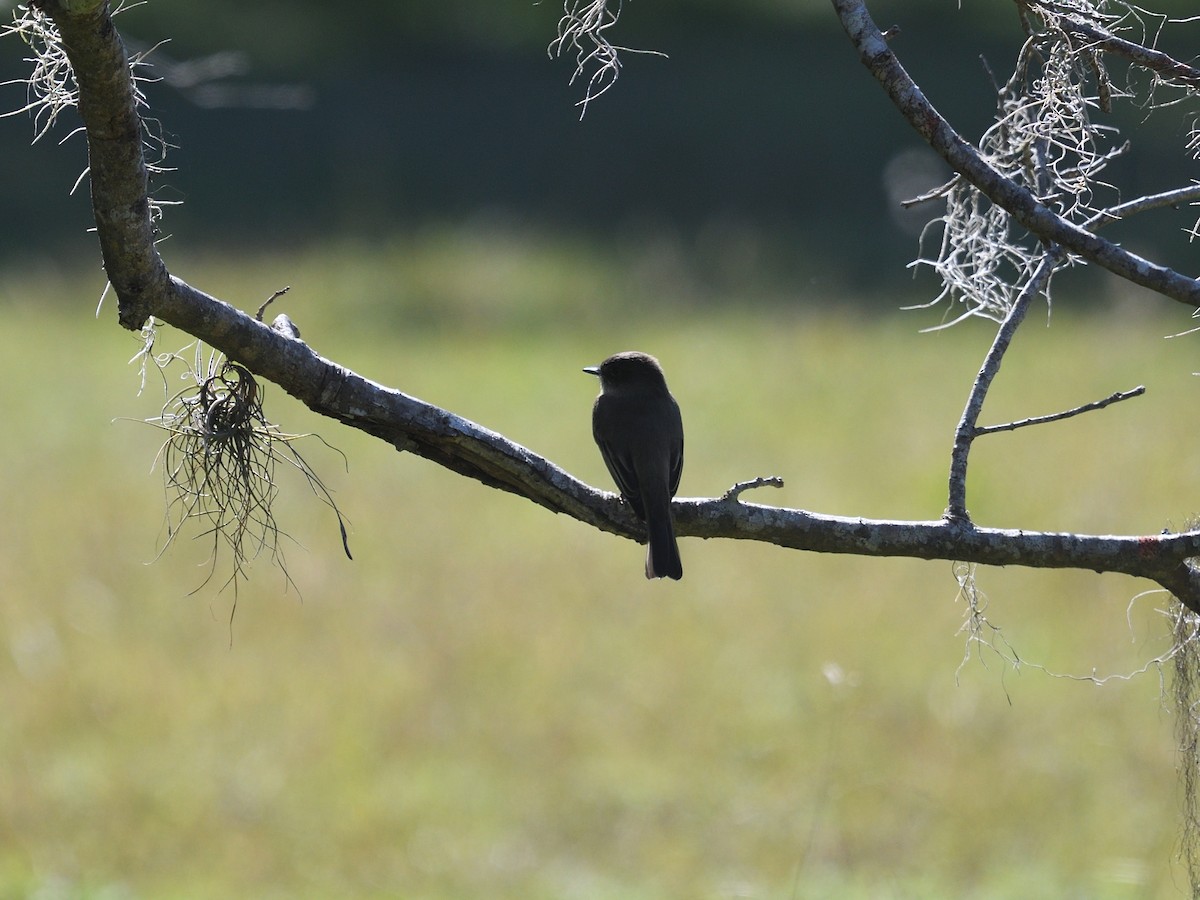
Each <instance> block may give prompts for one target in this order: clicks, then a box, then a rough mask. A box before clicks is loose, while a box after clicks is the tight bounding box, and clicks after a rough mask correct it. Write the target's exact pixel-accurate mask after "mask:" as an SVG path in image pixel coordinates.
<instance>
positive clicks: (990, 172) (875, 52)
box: [832, 0, 1200, 307]
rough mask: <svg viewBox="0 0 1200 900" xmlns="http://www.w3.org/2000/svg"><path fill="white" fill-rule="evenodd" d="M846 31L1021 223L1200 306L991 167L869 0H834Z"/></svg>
mask: <svg viewBox="0 0 1200 900" xmlns="http://www.w3.org/2000/svg"><path fill="white" fill-rule="evenodd" d="M832 2H833V7H834V9H835V10H836V11H837V14H838V18H839V19H840V20H841V22H842V27H843V28H844V29H845V31H846V34H847V35H849V37H850V40H851V41H852V42H853V43H854V46H855V47H856V48H857V50H858V53H859V57H860V58H861V59H862V62H863V64H864V65H865V66H866V67H867V68H868V69H869V70H870V72H871V74H872V75H874V76H875V78H876V79H878V81H879V83H880V84H881V85H882V86H883V89H884V91H885V92H886V93H887V95H888V97H889V98H891V101H892V103H893V105H895V107H896V108H897V109H898V110H900V112H901V113H902V114H903V115H904V118H905V119H907V120H908V123H909V124H910V125H912V127H913V128H915V129H916V130H917V132H918V133H919V134H920V135H921V137H923V138H924V139H925V140H926V141H927V142H928V143H929V146H930V147H932V148H933V149H934V150H935V151H936V152H937V153H938V155H940V156H941V157H942V158H943V159H944V160H946V162H947V163H949V164H950V166H951V168H953V169H954V170H955V171H957V172H961V173H962V175H963V177H965V178H966V179H967V180H968V181H970V182H971V184H973V185H974V186H975V187H977V188H978V189H979V190H980V191H981V192H982V193H983V194H984V195H985V196H986V197H987V198H988V199H989V200H991V201H992V202H993V203H995V204H996V205H997V206H1000V207H1002V208H1003V209H1005V210H1006V211H1007V212H1008V213H1009V215H1011V216H1012V217H1013V218H1014V219H1015V220H1016V221H1017V222H1019V223H1020V224H1021V225H1023V226H1024V227H1025V228H1027V229H1029V230H1030V231H1031V232H1033V233H1034V234H1036V235H1038V236H1039V237H1040V238H1042V239H1043V240H1044V241H1049V242H1052V243H1055V244H1059V245H1061V246H1062V247H1063V248H1064V249H1066V250H1069V251H1070V252H1071V253H1074V254H1077V255H1078V256H1080V257H1082V258H1084V259H1086V260H1089V261H1091V262H1094V263H1096V264H1097V265H1099V266H1102V267H1103V268H1105V269H1108V270H1109V271H1110V272H1112V273H1113V274H1114V275H1119V276H1121V277H1122V278H1125V279H1127V280H1129V281H1131V282H1133V283H1134V284H1138V285H1141V286H1142V287H1145V288H1149V289H1150V290H1152V291H1155V292H1157V293H1159V294H1162V295H1163V296H1164V297H1170V298H1171V299H1172V300H1178V301H1180V302H1181V303H1186V304H1188V305H1189V306H1193V307H1197V306H1200V281H1198V280H1197V279H1195V278H1191V277H1189V276H1186V275H1182V274H1180V273H1179V272H1176V271H1175V270H1174V269H1171V268H1168V267H1166V266H1162V265H1159V264H1157V263H1154V262H1151V261H1150V260H1147V259H1143V258H1142V257H1140V256H1138V255H1137V254H1134V253H1130V252H1129V251H1128V250H1125V249H1124V248H1122V247H1120V246H1118V245H1116V244H1114V243H1112V242H1111V241H1107V240H1105V239H1104V238H1101V237H1098V236H1097V235H1095V234H1093V233H1092V232H1091V231H1088V230H1087V229H1085V228H1081V227H1079V226H1078V225H1076V224H1074V223H1073V222H1069V221H1067V220H1066V219H1064V218H1062V217H1061V216H1059V215H1057V214H1055V213H1054V212H1053V211H1052V210H1051V209H1050V208H1049V207H1047V206H1045V205H1044V204H1042V203H1041V202H1039V201H1038V199H1037V198H1036V197H1035V196H1034V195H1033V194H1032V193H1030V192H1029V191H1028V190H1026V189H1025V188H1023V187H1021V186H1020V185H1018V184H1015V183H1014V182H1012V181H1011V180H1009V179H1007V178H1005V177H1004V176H1003V175H1001V174H1000V173H999V172H997V171H996V170H995V169H994V168H992V167H991V166H990V165H988V164H987V163H986V162H985V161H984V160H983V158H982V157H981V156H980V155H979V152H978V151H977V150H976V148H975V147H973V146H972V145H971V144H970V143H969V142H968V141H966V140H965V139H964V138H962V137H961V136H960V135H959V134H958V133H957V132H956V131H955V130H954V129H953V128H952V127H951V125H950V123H949V122H947V121H946V120H945V119H944V118H943V117H942V115H941V114H940V113H939V112H938V111H937V110H936V109H935V108H934V107H933V105H932V104H931V103H930V102H929V101H928V100H927V99H926V98H925V95H924V94H923V93H922V92H921V89H920V88H918V87H917V85H916V83H915V82H914V81H913V80H912V78H911V77H910V76H909V74H908V73H907V72H906V71H905V70H904V67H903V66H902V65H901V64H900V61H899V60H898V59H897V58H896V55H895V54H894V53H892V51H891V49H890V48H889V47H888V45H887V42H886V41H885V40H884V37H883V34H882V33H881V32H880V31H879V28H878V27H877V26H876V25H875V22H874V21H872V19H871V15H870V13H868V12H867V8H866V4H865V3H864V2H863V0H832Z"/></svg>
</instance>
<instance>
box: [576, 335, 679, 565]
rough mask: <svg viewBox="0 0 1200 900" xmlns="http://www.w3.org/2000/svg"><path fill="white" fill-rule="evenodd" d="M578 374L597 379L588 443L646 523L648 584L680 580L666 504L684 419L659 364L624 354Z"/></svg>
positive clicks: (674, 485) (673, 487) (674, 482)
mask: <svg viewBox="0 0 1200 900" xmlns="http://www.w3.org/2000/svg"><path fill="white" fill-rule="evenodd" d="M583 371H585V372H587V373H588V374H589V375H596V376H598V377H599V379H600V394H599V395H598V396H597V397H596V402H595V403H594V404H593V406H592V437H593V438H595V440H596V445H597V446H598V447H599V448H600V455H601V456H602V457H604V464H605V465H606V466H607V467H608V471H609V474H611V475H612V477H613V481H615V482H616V483H617V488H618V489H619V490H620V492H621V496H622V497H624V498H625V501H626V502H627V503H628V504H629V505H630V506H631V507H632V508H633V511H634V513H636V514H637V516H638V518H639V519H641V520H642V521H643V522H645V523H646V533H647V536H648V538H649V547H648V548H647V550H646V577H647V578H674V579H675V580H676V581H678V580H679V579H680V578H682V577H683V564H682V563H681V562H680V560H679V546H678V544H677V543H676V541H675V524H674V522H673V520H672V518H671V498H672V497H674V496H675V492H676V491H677V490H678V489H679V476H680V475H681V474H682V473H683V419H682V417H681V416H680V414H679V404H678V403H676V402H675V398H674V397H672V396H671V392H670V391H669V390H668V389H667V379H666V376H664V375H663V370H662V366H661V365H659V363H658V360H657V359H655V358H654V357H653V356H651V355H650V354H648V353H640V352H638V351H636V350H627V351H625V352H623V353H616V354H613V355H612V356H610V357H608V359H606V360H604V362H602V363H600V365H598V366H588V367H587V368H585V369H584V370H583Z"/></svg>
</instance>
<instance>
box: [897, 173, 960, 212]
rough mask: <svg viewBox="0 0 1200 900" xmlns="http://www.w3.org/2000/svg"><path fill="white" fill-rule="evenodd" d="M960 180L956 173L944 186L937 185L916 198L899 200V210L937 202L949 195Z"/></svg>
mask: <svg viewBox="0 0 1200 900" xmlns="http://www.w3.org/2000/svg"><path fill="white" fill-rule="evenodd" d="M961 179H962V176H961V175H959V174H958V173H957V172H955V173H954V175H953V176H952V177H951V179H950V180H949V181H947V182H946V183H945V184H942V185H938V186H937V187H935V188H931V189H930V190H928V191H926V192H925V193H923V194H918V195H917V196H916V197H910V198H909V199H907V200H901V201H900V208H901V209H911V208H912V207H914V206H919V205H921V204H922V203H928V202H929V201H930V200H937V199H939V198H941V197H945V196H946V195H947V194H948V193H950V192H951V191H952V190H954V188H955V187H956V186H957V185H958V182H959V181H960V180H961Z"/></svg>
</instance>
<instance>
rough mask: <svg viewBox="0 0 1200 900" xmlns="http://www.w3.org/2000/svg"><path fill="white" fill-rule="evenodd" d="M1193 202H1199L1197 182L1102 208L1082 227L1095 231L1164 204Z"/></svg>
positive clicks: (1172, 205) (1199, 192) (1199, 186)
mask: <svg viewBox="0 0 1200 900" xmlns="http://www.w3.org/2000/svg"><path fill="white" fill-rule="evenodd" d="M1193 203H1200V185H1197V184H1189V185H1188V186H1187V187H1181V188H1173V189H1172V190H1169V191H1163V192H1162V193H1160V194H1147V195H1146V196H1145V197H1137V198H1135V199H1133V200H1129V201H1127V202H1125V203H1120V204H1117V205H1116V206H1113V207H1110V208H1109V209H1102V210H1100V212H1098V213H1096V215H1094V216H1092V217H1091V218H1090V219H1088V220H1087V221H1086V222H1084V223H1083V227H1084V228H1086V229H1088V230H1089V231H1096V230H1098V229H1100V228H1103V227H1104V226H1105V225H1111V224H1112V223H1113V222H1119V221H1120V220H1121V219H1128V218H1129V217H1130V216H1133V215H1137V214H1138V213H1143V212H1149V211H1150V210H1154V209H1162V208H1163V207H1165V206H1171V207H1180V206H1186V205H1188V204H1193Z"/></svg>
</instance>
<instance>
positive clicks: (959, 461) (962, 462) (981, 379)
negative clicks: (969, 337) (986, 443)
mask: <svg viewBox="0 0 1200 900" xmlns="http://www.w3.org/2000/svg"><path fill="white" fill-rule="evenodd" d="M1062 257H1063V251H1062V249H1061V248H1058V247H1050V248H1048V249H1047V250H1046V252H1045V254H1044V255H1043V256H1042V261H1041V263H1040V264H1039V265H1038V268H1037V271H1036V272H1034V274H1033V276H1032V277H1031V278H1030V279H1029V281H1028V282H1026V284H1025V287H1024V289H1023V290H1022V291H1021V293H1020V296H1018V297H1017V299H1016V301H1015V302H1014V303H1013V305H1012V308H1011V309H1010V310H1009V311H1008V315H1007V316H1005V318H1004V322H1003V324H1001V326H1000V328H999V330H998V331H997V332H996V337H995V339H994V340H993V341H992V346H991V348H990V349H989V350H988V353H987V356H986V357H984V360H983V365H982V366H981V367H980V369H979V374H978V375H977V376H976V377H975V383H974V384H973V385H971V393H970V394H969V395H968V397H967V405H966V406H965V407H964V408H963V414H962V418H961V419H960V420H959V423H958V428H956V429H955V431H954V448H953V450H952V451H951V453H950V498H949V503H948V504H947V506H946V518H948V519H956V520H961V521H963V522H969V521H970V518H971V517H970V515H969V514H968V513H967V458H968V456H969V455H970V453H971V442H972V441H973V440H975V438H976V436H977V435H978V434H979V427H978V425H977V424H976V423H977V422H978V421H979V413H980V412H981V411H982V410H983V401H984V399H985V398H986V397H987V392H988V389H989V388H990V387H991V386H992V381H993V380H994V379H995V377H996V374H997V373H998V372H999V371H1000V363H1001V362H1003V360H1004V354H1005V353H1006V352H1007V350H1008V347H1009V344H1011V343H1012V339H1013V335H1014V334H1016V332H1017V328H1018V327H1020V325H1021V323H1022V322H1023V321H1024V320H1025V313H1026V312H1027V311H1028V310H1029V304H1030V303H1032V302H1033V298H1034V297H1036V296H1037V295H1038V294H1040V293H1042V292H1043V291H1044V290H1045V289H1046V285H1047V284H1048V283H1049V281H1050V276H1051V275H1052V274H1053V273H1054V269H1055V267H1056V266H1057V265H1058V263H1059V261H1060V260H1061V259H1062Z"/></svg>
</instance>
